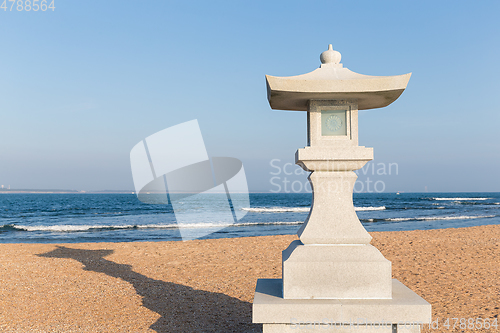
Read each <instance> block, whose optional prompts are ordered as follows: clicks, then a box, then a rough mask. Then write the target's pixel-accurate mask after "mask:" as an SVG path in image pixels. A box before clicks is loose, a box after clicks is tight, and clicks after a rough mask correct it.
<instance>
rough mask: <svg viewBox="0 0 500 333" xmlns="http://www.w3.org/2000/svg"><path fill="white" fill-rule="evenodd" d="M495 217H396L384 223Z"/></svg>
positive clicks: (488, 216)
mask: <svg viewBox="0 0 500 333" xmlns="http://www.w3.org/2000/svg"><path fill="white" fill-rule="evenodd" d="M491 217H495V215H472V216H425V217H396V218H387V219H384V220H385V221H391V222H401V221H412V220H414V221H415V220H416V221H436V220H469V219H482V218H491Z"/></svg>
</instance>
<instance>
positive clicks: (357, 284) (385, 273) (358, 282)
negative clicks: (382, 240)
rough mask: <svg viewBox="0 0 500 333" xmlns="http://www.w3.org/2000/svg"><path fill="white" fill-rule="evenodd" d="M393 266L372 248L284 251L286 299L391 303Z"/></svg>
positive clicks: (307, 247)
mask: <svg viewBox="0 0 500 333" xmlns="http://www.w3.org/2000/svg"><path fill="white" fill-rule="evenodd" d="M391 297H392V278H391V262H390V261H389V260H387V259H385V258H384V256H383V255H382V253H380V251H379V250H377V248H375V247H374V246H373V245H369V244H367V245H336V244H328V245H325V244H323V245H304V244H302V242H301V241H299V240H296V241H293V242H292V243H291V244H290V246H289V247H288V248H287V249H286V250H284V251H283V298H285V299H369V298H374V299H383V298H385V299H390V298H391Z"/></svg>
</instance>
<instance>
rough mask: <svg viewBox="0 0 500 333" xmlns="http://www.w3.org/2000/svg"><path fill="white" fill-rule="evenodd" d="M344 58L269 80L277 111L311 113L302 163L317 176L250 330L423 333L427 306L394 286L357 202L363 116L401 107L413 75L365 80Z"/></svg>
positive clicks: (265, 283) (326, 57)
mask: <svg viewBox="0 0 500 333" xmlns="http://www.w3.org/2000/svg"><path fill="white" fill-rule="evenodd" d="M340 59H341V55H340V53H339V52H337V51H334V50H333V48H332V45H329V48H328V50H327V51H325V52H323V53H322V54H321V56H320V60H321V66H320V68H318V69H316V70H314V71H312V72H310V73H307V74H303V75H298V76H291V77H274V76H269V75H267V76H266V80H267V97H268V100H269V103H270V105H271V108H272V109H278V110H296V111H307V147H305V148H301V149H299V150H297V152H296V154H295V162H296V164H298V165H299V166H301V167H302V168H303V169H304V170H306V171H310V172H311V174H310V176H309V181H310V183H311V186H312V189H313V203H312V207H311V211H310V213H309V216H308V217H307V219H306V221H305V222H304V224H303V225H302V227H301V228H300V229H299V231H298V236H299V239H300V240H296V241H293V242H292V243H291V244H290V245H289V247H288V248H287V249H286V250H284V251H283V253H282V268H283V276H282V279H259V280H258V282H257V287H256V291H255V298H254V303H253V322H254V323H263V324H264V326H263V327H264V333H271V332H272V333H275V332H276V333H277V332H296V331H297V329H301V328H305V329H307V331H308V332H314V331H318V332H329V330H332V332H350V331H351V330H352V331H353V332H372V331H373V332H391V333H392V332H395V331H399V332H420V326H419V324H424V323H430V320H431V306H430V304H429V303H427V302H426V301H425V300H424V299H422V298H421V297H420V296H418V295H417V294H416V293H414V292H413V291H411V290H410V289H409V288H407V287H406V286H404V285H403V284H402V283H401V282H399V281H397V280H395V279H392V278H391V262H390V261H389V260H387V259H385V258H384V256H383V255H382V254H381V253H380V251H379V250H378V249H376V248H375V247H374V246H372V245H370V241H371V238H372V237H371V236H370V235H369V234H368V232H367V231H366V230H365V228H364V227H363V225H362V224H361V222H360V221H359V219H358V217H357V215H356V212H355V210H354V205H353V201H352V192H353V187H354V183H355V181H356V178H357V175H356V174H355V173H354V170H357V169H360V168H362V167H363V166H364V165H365V164H366V163H367V162H369V161H370V160H372V159H373V149H372V148H366V147H364V146H359V145H358V110H366V109H375V108H381V107H385V106H387V105H389V104H391V103H392V102H394V101H395V100H396V99H397V98H398V97H399V96H400V95H401V94H402V93H403V91H404V90H405V88H406V85H407V84H408V81H409V79H410V76H411V74H405V75H398V76H368V75H362V74H358V73H354V72H352V71H350V70H349V69H347V68H344V67H343V65H342V64H341V63H340Z"/></svg>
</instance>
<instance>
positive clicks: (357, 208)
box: [354, 206, 387, 212]
mask: <svg viewBox="0 0 500 333" xmlns="http://www.w3.org/2000/svg"><path fill="white" fill-rule="evenodd" d="M386 209H387V208H385V206H379V207H354V210H355V211H357V212H360V211H369V210H386Z"/></svg>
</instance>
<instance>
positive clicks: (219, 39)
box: [0, 0, 500, 192]
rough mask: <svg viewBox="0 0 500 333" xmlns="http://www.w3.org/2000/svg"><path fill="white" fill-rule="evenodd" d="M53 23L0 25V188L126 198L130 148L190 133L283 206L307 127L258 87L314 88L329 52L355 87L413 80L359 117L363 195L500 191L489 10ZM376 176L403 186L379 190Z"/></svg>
mask: <svg viewBox="0 0 500 333" xmlns="http://www.w3.org/2000/svg"><path fill="white" fill-rule="evenodd" d="M55 7H56V9H55V10H54V11H51V10H49V11H46V12H41V11H38V12H33V11H31V12H26V11H20V12H18V11H15V10H14V11H9V10H8V9H7V11H3V10H0V38H1V41H2V44H1V45H2V47H1V52H0V63H1V64H2V71H1V72H0V73H1V74H0V98H1V104H0V105H1V108H0V115H1V118H0V184H4V185H11V187H12V188H39V189H47V188H49V189H50V188H52V189H61V188H62V189H76V190H113V189H114V190H128V189H133V183H132V175H131V171H130V162H129V153H130V150H131V149H132V147H133V146H134V145H135V144H136V143H138V142H139V141H140V140H142V139H144V138H145V137H147V136H149V135H151V134H153V133H155V132H157V131H159V130H162V129H164V128H167V127H169V126H173V125H176V124H179V123H181V122H184V121H188V120H191V119H198V122H199V124H200V127H201V130H202V133H203V136H204V140H205V144H206V146H207V150H208V153H209V155H210V156H231V157H237V158H239V159H241V160H242V161H243V162H244V166H245V170H246V172H247V178H248V182H249V186H250V189H251V190H252V191H269V190H276V189H277V188H276V186H274V185H272V183H271V182H270V179H271V178H272V177H274V176H275V175H271V174H270V173H271V172H273V173H276V171H277V169H276V168H275V167H273V166H272V165H271V161H273V160H274V162H273V165H274V166H279V167H280V168H282V167H283V166H284V165H285V164H286V163H289V162H292V161H293V156H294V153H295V151H296V149H297V148H301V147H304V146H305V144H306V114H305V112H283V111H272V110H271V109H270V107H269V104H268V102H267V98H266V86H265V78H264V75H265V74H269V75H275V76H290V75H298V74H304V73H307V72H310V71H312V70H314V69H315V68H317V67H318V66H319V64H320V62H319V54H320V53H321V52H322V51H324V50H326V48H327V46H328V44H329V43H331V44H333V46H334V49H336V50H338V51H339V52H341V53H342V63H343V64H344V67H347V68H349V69H350V70H353V71H355V72H358V73H362V74H368V75H398V74H404V73H408V72H412V73H413V74H412V77H411V79H410V82H409V84H408V87H407V90H406V91H405V92H404V93H403V95H402V96H401V97H400V99H399V100H397V101H396V102H395V103H393V104H392V105H390V106H389V107H386V108H384V109H378V110H371V111H362V112H360V115H359V122H360V125H359V133H360V138H359V139H360V144H361V145H364V146H368V147H373V148H374V151H375V160H374V161H373V163H374V167H375V168H374V170H375V172H372V171H371V169H370V170H368V169H365V171H366V172H365V173H366V175H361V176H360V179H364V177H371V180H372V181H377V180H380V181H382V182H383V183H384V190H385V191H407V192H411V191H413V192H423V191H424V190H425V187H427V190H428V191H429V192H436V191H500V177H499V176H498V175H497V172H498V170H499V167H500V131H499V129H498V127H499V125H500V116H499V111H500V107H499V106H498V101H497V99H498V98H497V96H498V95H499V91H500V80H499V78H500V61H499V58H500V43H499V36H500V22H499V21H498V13H499V12H500V3H499V2H498V1H481V2H472V1H469V2H464V1H418V2H417V1H414V2H410V1H377V2H375V1H302V2H299V1H282V2H278V1H276V2H269V1H266V2H264V1H251V2H243V1H226V2H222V1H209V2H208V1H199V2H188V1H182V2H180V1H179V2H169V1H147V2H138V1H91V0H89V1H67V0H55ZM173 144H175V142H174V143H173ZM380 163H386V164H388V163H397V165H398V172H397V174H395V173H392V174H391V175H388V174H386V175H383V174H382V175H380V174H377V169H378V168H379V166H380V165H381V164H380ZM292 169H293V170H295V167H293V168H292ZM287 170H288V169H287ZM367 170H368V171H367ZM278 177H280V179H279V182H280V184H282V183H283V181H285V179H284V178H285V177H289V180H291V181H295V180H296V181H298V182H301V183H305V182H306V180H305V177H306V174H305V173H300V174H299V175H286V174H284V173H283V172H282V173H281V174H280V175H278ZM275 180H276V179H275ZM296 188H298V187H296ZM379 189H380V188H379Z"/></svg>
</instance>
